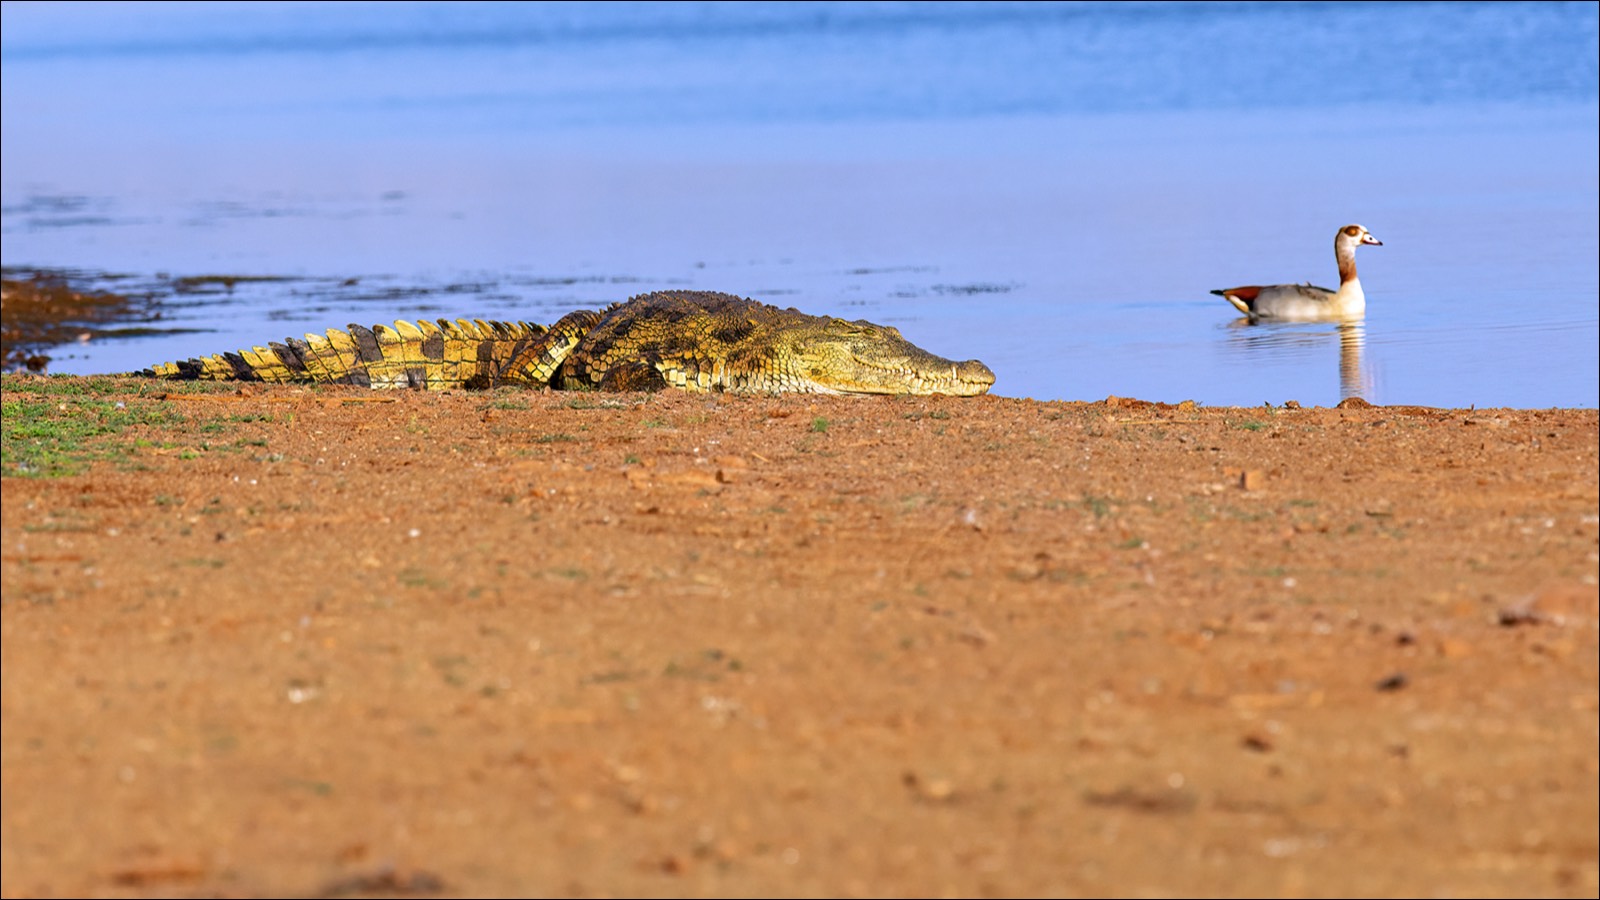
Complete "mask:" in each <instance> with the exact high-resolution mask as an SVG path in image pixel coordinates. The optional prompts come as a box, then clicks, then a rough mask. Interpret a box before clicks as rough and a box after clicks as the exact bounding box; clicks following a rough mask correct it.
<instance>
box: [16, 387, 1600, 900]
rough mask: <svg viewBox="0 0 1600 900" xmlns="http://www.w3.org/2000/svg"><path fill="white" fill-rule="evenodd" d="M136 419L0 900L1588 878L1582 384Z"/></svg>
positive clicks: (1161, 892) (66, 526) (38, 529)
mask: <svg viewBox="0 0 1600 900" xmlns="http://www.w3.org/2000/svg"><path fill="white" fill-rule="evenodd" d="M26 377H27V376H24V379H25V378H26ZM23 383H26V382H25V381H23V382H19V381H17V380H8V381H7V382H6V384H7V385H8V386H9V387H10V388H12V390H8V391H6V392H4V399H5V401H6V402H7V403H11V402H13V401H15V400H18V399H19V396H18V393H17V391H16V390H15V388H16V387H17V385H18V384H23ZM159 391H160V389H159V388H152V387H151V385H149V384H146V383H142V382H138V381H128V382H127V383H126V388H125V390H123V389H122V388H121V387H120V386H119V388H118V389H117V390H116V391H114V392H113V393H112V394H111V395H109V396H108V397H104V398H102V399H110V400H116V401H121V402H123V403H125V404H126V406H127V408H128V409H130V410H154V411H157V412H163V413H167V414H170V416H171V424H168V425H164V426H159V427H158V426H139V429H142V431H140V432H139V434H140V435H141V436H142V437H143V440H141V441H139V442H136V443H130V444H129V445H128V446H127V447H126V448H125V449H124V450H123V451H121V452H120V453H119V455H118V456H117V457H116V458H112V459H108V460H105V461H101V462H98V463H95V464H94V465H93V466H92V468H90V469H89V470H88V471H86V472H85V473H82V474H78V475H73V476H68V477H59V478H33V477H21V476H19V475H17V474H16V473H15V472H13V471H11V470H10V468H9V467H8V469H7V471H6V472H5V478H4V481H3V489H4V503H3V543H4V547H3V570H0V571H3V576H4V603H3V605H0V640H3V655H4V682H3V693H0V702H3V707H0V713H3V729H0V757H3V763H4V766H3V779H4V781H3V814H0V824H3V831H4V834H3V847H0V851H3V852H0V863H3V865H0V891H3V893H4V895H5V896H7V897H28V896H39V897H47V896H56V897H74V896H131V897H154V896H225V897H258V896H262V897H264V896H301V897H335V896H340V897H342V896H397V895H413V896H434V895H436V896H491V895H501V896H524V895H532V896H540V895H571V896H719V897H743V896H841V897H853V896H994V897H1011V896H1038V895H1090V896H1099V895H1110V896H1190V895H1278V896H1326V897H1344V896H1402V895H1405V896H1441V897H1455V896H1512V895H1515V896H1561V897H1567V896H1571V897H1584V896H1587V897H1594V896H1596V894H1597V892H1600V878H1597V868H1596V859H1597V853H1600V838H1597V815H1600V809H1597V803H1600V801H1597V796H1600V751H1597V735H1600V710H1597V707H1600V683H1597V675H1600V673H1597V638H1600V609H1597V588H1596V575H1597V568H1600V563H1597V547H1600V543H1597V508H1600V494H1597V474H1596V472H1597V455H1596V453H1597V447H1596V443H1597V432H1600V428H1597V416H1596V412H1595V411H1594V410H1554V411H1511V410H1432V409H1421V408H1414V407H1413V408H1393V407H1391V408H1341V409H1297V408H1288V407H1261V408H1249V409H1211V408H1198V409H1197V408H1192V407H1191V406H1159V405H1153V404H1145V403H1140V402H1138V401H1117V400H1110V401H1104V402H1099V403H1060V402H1049V403H1045V402H1035V401H1031V400H1019V399H1008V398H1002V397H982V398H977V399H971V400H958V399H947V398H931V399H930V398H879V399H850V398H823V399H815V398H804V397H781V398H737V397H726V396H717V397H705V396H692V395H686V394H681V393H675V392H672V393H663V394H659V395H636V394H626V395H615V396H608V395H598V394H580V395H573V394H561V393H516V392H493V393H468V392H460V393H448V394H434V395H425V394H419V393H410V392H405V393H398V394H388V395H382V396H379V395H375V394H374V393H373V392H364V391H361V390H360V389H354V388H319V389H315V390H310V389H298V388H290V387H273V388H256V389H253V390H245V391H243V392H241V393H228V394H221V395H210V396H198V397H196V396H184V395H174V396H171V397H168V398H166V399H162V398H161V396H160V393H159ZM63 409H66V407H65V406H63Z"/></svg>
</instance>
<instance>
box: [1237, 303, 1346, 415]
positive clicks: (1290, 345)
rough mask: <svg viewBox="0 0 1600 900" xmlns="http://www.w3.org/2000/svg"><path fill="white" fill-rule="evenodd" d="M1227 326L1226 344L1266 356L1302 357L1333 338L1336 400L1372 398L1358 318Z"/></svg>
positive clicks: (1244, 321) (1242, 321) (1242, 322)
mask: <svg viewBox="0 0 1600 900" xmlns="http://www.w3.org/2000/svg"><path fill="white" fill-rule="evenodd" d="M1230 327H1231V328H1233V329H1234V335H1233V337H1232V338H1231V339H1230V340H1229V343H1230V344H1235V345H1242V347H1243V348H1244V349H1245V350H1246V351H1247V352H1251V353H1263V354H1266V355H1268V356H1278V355H1289V356H1296V357H1303V356H1304V355H1305V352H1306V351H1309V350H1313V349H1315V348H1318V347H1323V346H1326V345H1327V342H1328V341H1329V340H1330V339H1331V338H1332V337H1334V336H1335V335H1337V336H1338V338H1339V399H1341V400H1346V399H1349V398H1351V397H1357V398H1360V399H1362V400H1371V399H1372V397H1371V394H1372V373H1371V372H1369V371H1368V370H1367V367H1366V363H1365V351H1366V347H1367V326H1366V323H1365V322H1364V321H1362V320H1361V319H1351V320H1347V321H1342V322H1327V323H1317V324H1307V323H1288V322H1283V323H1278V322H1262V321H1259V320H1252V319H1248V318H1240V319H1237V320H1235V321H1233V322H1232V323H1230Z"/></svg>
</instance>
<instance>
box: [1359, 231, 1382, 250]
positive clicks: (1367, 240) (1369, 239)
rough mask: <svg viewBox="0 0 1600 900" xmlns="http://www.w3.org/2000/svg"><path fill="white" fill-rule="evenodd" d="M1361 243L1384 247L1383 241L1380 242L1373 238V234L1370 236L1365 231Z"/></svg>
mask: <svg viewBox="0 0 1600 900" xmlns="http://www.w3.org/2000/svg"><path fill="white" fill-rule="evenodd" d="M1361 243H1363V244H1371V245H1373V246H1374V247H1382V246H1383V241H1380V240H1378V239H1377V238H1375V237H1373V236H1372V235H1371V234H1369V233H1368V232H1365V231H1363V232H1362V233H1361Z"/></svg>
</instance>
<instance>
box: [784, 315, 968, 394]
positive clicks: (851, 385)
mask: <svg viewBox="0 0 1600 900" xmlns="http://www.w3.org/2000/svg"><path fill="white" fill-rule="evenodd" d="M807 318H809V319H810V321H809V322H807V323H805V324H796V325H793V326H791V327H788V328H784V329H782V330H781V331H780V332H779V334H778V335H777V336H776V338H777V339H776V340H775V341H774V344H775V346H774V348H773V349H774V351H775V352H774V356H775V358H776V361H777V362H778V365H777V367H776V368H777V369H778V371H779V372H781V373H783V374H782V375H780V376H779V377H780V378H782V379H783V380H784V381H786V382H790V383H794V382H798V384H796V385H794V386H790V387H789V388H788V389H789V390H801V391H808V392H811V393H818V394H922V395H926V394H946V395H949V396H953V397H976V396H977V395H979V394H983V393H986V392H988V390H989V388H990V387H992V386H993V385H994V372H992V371H990V370H989V367H988V366H986V365H984V364H983V363H981V362H978V361H977V360H975V359H969V360H967V361H965V362H955V361H953V360H948V359H945V358H944V357H942V356H935V355H933V354H932V353H929V352H928V351H926V350H924V349H922V348H921V347H918V346H917V345H915V344H913V343H911V342H910V341H908V340H906V339H905V338H904V337H902V336H901V335H900V331H899V330H898V329H896V328H891V327H888V326H885V325H874V324H872V323H871V322H866V321H855V322H848V321H845V320H844V319H834V318H823V317H816V318H811V317H807Z"/></svg>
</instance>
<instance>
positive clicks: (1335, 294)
mask: <svg viewBox="0 0 1600 900" xmlns="http://www.w3.org/2000/svg"><path fill="white" fill-rule="evenodd" d="M1362 244H1372V245H1374V246H1378V247H1381V246H1383V241H1380V240H1378V239H1377V238H1375V237H1373V236H1372V233H1371V232H1369V231H1367V229H1365V228H1363V227H1361V226H1360V225H1346V226H1344V227H1343V228H1341V229H1339V233H1338V234H1336V235H1334V237H1333V256H1334V259H1336V260H1337V261H1338V263H1339V289H1338V290H1336V291H1330V290H1328V289H1327V288H1323V287H1316V286H1315V285H1312V284H1310V283H1306V284H1267V285H1247V286H1245V287H1233V288H1226V289H1224V290H1220V291H1212V292H1211V293H1213V294H1216V295H1217V296H1219V297H1221V298H1223V299H1224V300H1227V301H1228V302H1229V303H1232V304H1233V305H1234V307H1235V308H1236V309H1238V310H1239V312H1242V313H1244V314H1245V315H1247V316H1249V317H1250V318H1251V319H1252V320H1258V319H1276V320H1280V321H1289V322H1308V321H1318V320H1328V319H1357V318H1360V317H1361V316H1362V315H1363V314H1364V313H1365V312H1366V309H1367V295H1366V294H1365V293H1363V292H1362V290H1361V279H1359V278H1357V277H1356V248H1357V247H1359V246H1360V245H1362Z"/></svg>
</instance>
